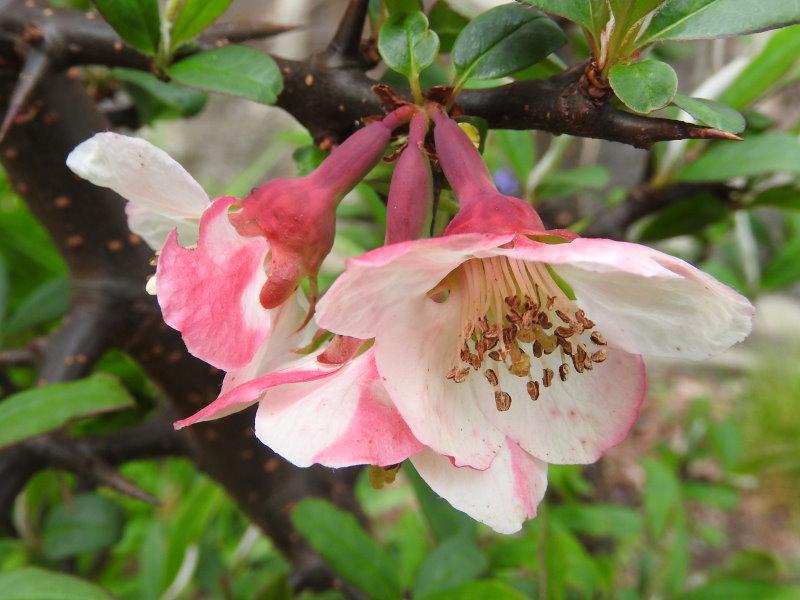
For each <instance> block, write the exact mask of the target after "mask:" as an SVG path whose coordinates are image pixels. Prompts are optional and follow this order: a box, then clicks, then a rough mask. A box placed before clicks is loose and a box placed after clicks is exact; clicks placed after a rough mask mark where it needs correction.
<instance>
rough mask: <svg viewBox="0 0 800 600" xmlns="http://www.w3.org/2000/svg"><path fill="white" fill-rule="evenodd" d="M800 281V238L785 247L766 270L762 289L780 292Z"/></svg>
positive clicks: (762, 278) (762, 277)
mask: <svg viewBox="0 0 800 600" xmlns="http://www.w3.org/2000/svg"><path fill="white" fill-rule="evenodd" d="M796 281H800V236H798V237H794V238H792V239H791V240H789V242H788V243H786V245H784V246H783V247H782V248H781V249H780V251H779V252H778V253H777V254H776V255H775V257H774V258H773V259H772V261H770V263H769V264H768V265H767V267H766V268H765V269H764V273H763V275H762V276H761V287H762V288H764V289H765V290H780V289H783V288H785V287H788V286H790V285H792V284H793V283H795V282H796Z"/></svg>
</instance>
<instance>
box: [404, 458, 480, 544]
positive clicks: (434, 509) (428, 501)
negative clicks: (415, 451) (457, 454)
mask: <svg viewBox="0 0 800 600" xmlns="http://www.w3.org/2000/svg"><path fill="white" fill-rule="evenodd" d="M403 472H404V473H405V474H406V475H407V476H408V478H409V479H410V480H411V485H412V486H414V492H416V494H417V500H418V501H419V504H420V507H421V508H422V514H424V515H425V519H426V520H427V521H428V525H430V527H431V529H433V533H434V535H435V536H436V537H437V539H439V540H445V539H447V538H450V537H453V536H456V535H459V534H462V533H466V534H469V535H472V536H474V535H475V528H476V525H475V521H473V520H472V519H471V518H470V517H469V516H467V515H466V514H464V513H462V512H460V511H458V510H456V509H455V508H453V507H452V506H451V505H450V503H449V502H447V500H445V499H443V498H440V497H439V496H438V495H437V494H436V493H435V492H434V491H433V490H431V488H430V487H429V486H428V484H427V483H425V480H424V479H422V477H420V476H419V473H417V471H416V470H415V469H414V467H413V466H412V465H411V463H410V462H406V463H405V464H404V465H403Z"/></svg>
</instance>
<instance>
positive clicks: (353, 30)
mask: <svg viewBox="0 0 800 600" xmlns="http://www.w3.org/2000/svg"><path fill="white" fill-rule="evenodd" d="M368 6H369V1H368V0H350V3H349V4H348V5H347V9H346V10H345V12H344V15H342V20H341V21H339V27H338V28H337V29H336V33H335V34H334V35H333V39H331V42H330V44H328V48H327V49H326V50H325V51H324V52H323V53H322V54H321V55H320V56H319V57H318V58H320V59H322V64H324V65H325V66H326V67H328V68H333V69H335V68H341V67H348V66H359V67H360V66H365V64H366V61H365V59H364V57H363V55H362V54H361V35H362V33H363V31H364V23H365V21H366V19H367V8H368Z"/></svg>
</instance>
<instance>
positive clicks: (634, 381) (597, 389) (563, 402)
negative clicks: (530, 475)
mask: <svg viewBox="0 0 800 600" xmlns="http://www.w3.org/2000/svg"><path fill="white" fill-rule="evenodd" d="M551 356H553V355H551ZM550 368H551V369H553V370H554V372H555V373H558V359H556V360H555V361H553V362H552V363H551V364H550ZM536 370H539V371H540V373H539V375H541V369H539V368H538V366H535V367H534V371H536ZM496 372H497V375H498V377H499V380H500V387H501V389H502V390H503V391H505V392H507V393H509V394H510V395H511V399H512V400H511V408H510V409H509V410H507V411H505V412H499V411H498V410H497V409H496V405H495V402H494V390H493V389H492V387H491V386H490V385H489V382H488V381H486V379H485V378H483V377H482V376H481V375H480V374H479V373H473V374H472V375H470V377H469V379H468V380H467V381H466V382H465V383H464V384H463V385H469V386H470V387H472V388H473V390H474V392H473V393H474V394H475V395H477V396H478V397H480V398H482V399H483V402H481V403H480V406H481V408H482V409H483V412H484V414H485V415H486V418H487V419H488V420H489V421H491V422H492V423H493V424H494V425H495V426H496V427H497V428H498V429H499V430H500V431H502V432H503V433H504V434H505V435H507V436H508V437H510V438H511V439H513V440H515V441H516V442H517V443H518V444H519V445H520V446H521V447H522V448H523V449H524V450H525V451H526V452H529V453H530V454H532V455H533V456H535V457H536V458H539V459H541V460H544V461H546V462H548V463H550V464H586V463H592V462H595V461H596V460H597V459H598V458H600V456H602V455H603V453H604V452H605V451H606V450H608V449H609V448H613V447H614V446H616V445H618V444H619V443H621V442H622V441H623V440H624V439H625V438H626V437H627V435H628V432H629V431H630V430H631V428H632V427H633V424H634V423H635V422H636V419H637V418H638V416H639V408H640V407H641V405H642V402H643V401H644V398H645V392H646V387H647V386H646V380H645V368H644V363H643V361H642V358H641V356H637V355H633V354H628V353H626V352H623V351H622V350H617V349H614V348H609V349H608V358H607V359H606V361H605V362H603V363H600V364H596V365H594V368H593V369H592V370H591V371H584V372H583V373H576V372H575V371H574V370H573V371H572V372H571V373H570V374H569V377H568V378H567V381H565V382H562V381H560V380H559V376H558V375H557V374H556V376H555V381H554V382H553V383H552V385H551V386H550V387H548V388H545V387H544V386H542V385H541V382H540V390H541V393H540V397H539V399H538V400H537V401H535V402H534V401H533V400H531V398H530V396H528V392H527V389H526V385H527V383H528V379H526V378H521V377H515V376H514V375H512V374H511V373H509V372H508V371H507V370H506V369H502V368H500V369H497V370H496ZM534 377H536V373H534ZM539 378H540V379H541V377H539Z"/></svg>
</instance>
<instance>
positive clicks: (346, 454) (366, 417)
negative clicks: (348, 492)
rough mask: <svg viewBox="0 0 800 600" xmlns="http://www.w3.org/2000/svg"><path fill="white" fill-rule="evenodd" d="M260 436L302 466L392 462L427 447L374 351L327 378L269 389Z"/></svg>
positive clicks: (258, 426) (258, 429)
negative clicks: (391, 391) (385, 380)
mask: <svg viewBox="0 0 800 600" xmlns="http://www.w3.org/2000/svg"><path fill="white" fill-rule="evenodd" d="M256 436H258V438H259V439H260V440H261V441H262V442H264V443H265V444H266V445H267V446H269V447H270V448H272V449H273V450H275V451H276V452H277V453H278V454H280V455H281V456H283V457H284V458H286V459H287V460H289V461H290V462H292V463H294V464H295V465H298V466H301V467H307V466H310V465H312V464H314V463H319V464H322V465H325V466H328V467H346V466H351V465H358V464H372V465H379V466H388V465H393V464H397V463H399V462H402V461H403V460H405V459H406V458H408V457H409V456H410V455H412V454H414V453H416V452H419V451H420V450H421V449H422V448H423V446H422V445H421V444H420V442H419V441H417V440H416V438H414V436H413V435H412V434H411V431H410V430H409V428H408V426H407V425H406V424H405V422H404V421H403V419H402V418H401V417H400V415H399V414H398V412H397V410H396V409H395V408H394V407H393V406H392V404H391V401H390V400H389V398H388V395H387V394H386V391H385V390H384V389H383V386H382V385H381V380H380V377H379V375H378V372H377V369H376V367H375V360H374V355H373V353H372V352H371V351H368V352H366V353H364V354H362V355H361V356H359V357H358V358H356V359H354V360H352V361H351V362H350V363H348V364H347V365H345V366H344V367H342V368H341V369H340V370H337V371H336V372H334V373H332V374H331V375H330V376H329V377H326V378H324V379H320V380H318V381H314V382H310V383H305V384H296V385H287V386H281V387H277V388H274V389H272V390H270V391H268V392H267V393H266V395H265V396H264V399H263V400H262V401H261V403H260V404H259V408H258V414H257V415H256Z"/></svg>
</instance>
